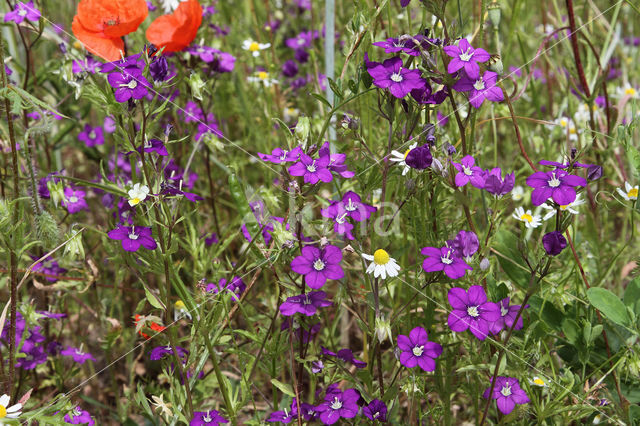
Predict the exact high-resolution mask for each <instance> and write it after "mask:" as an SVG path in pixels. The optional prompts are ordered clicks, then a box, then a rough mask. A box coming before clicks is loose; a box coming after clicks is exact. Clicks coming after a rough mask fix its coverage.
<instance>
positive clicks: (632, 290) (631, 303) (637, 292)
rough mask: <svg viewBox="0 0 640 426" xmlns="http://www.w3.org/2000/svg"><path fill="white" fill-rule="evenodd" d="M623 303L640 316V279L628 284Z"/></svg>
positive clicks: (637, 278)
mask: <svg viewBox="0 0 640 426" xmlns="http://www.w3.org/2000/svg"><path fill="white" fill-rule="evenodd" d="M622 301H623V302H624V304H625V305H627V306H628V307H630V308H631V310H633V312H635V313H636V315H640V277H636V278H635V279H634V280H632V281H631V282H630V283H629V284H627V289H626V290H625V291H624V296H622Z"/></svg>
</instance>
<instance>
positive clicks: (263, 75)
mask: <svg viewBox="0 0 640 426" xmlns="http://www.w3.org/2000/svg"><path fill="white" fill-rule="evenodd" d="M258 78H259V79H260V80H266V79H267V78H269V73H268V72H266V71H260V72H259V73H258Z"/></svg>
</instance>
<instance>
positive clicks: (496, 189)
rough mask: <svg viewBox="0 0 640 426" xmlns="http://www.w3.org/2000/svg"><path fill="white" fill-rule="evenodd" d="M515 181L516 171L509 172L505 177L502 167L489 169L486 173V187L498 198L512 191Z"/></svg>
mask: <svg viewBox="0 0 640 426" xmlns="http://www.w3.org/2000/svg"><path fill="white" fill-rule="evenodd" d="M515 183H516V175H515V173H509V174H508V175H506V176H505V177H504V179H503V178H502V169H500V167H495V168H493V169H491V170H487V171H486V172H485V175H484V189H485V190H486V191H487V192H489V193H490V194H493V195H494V196H496V197H497V198H500V197H502V196H503V195H505V194H508V193H509V192H511V190H512V189H513V186H514V185H515Z"/></svg>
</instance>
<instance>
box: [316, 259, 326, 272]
mask: <svg viewBox="0 0 640 426" xmlns="http://www.w3.org/2000/svg"><path fill="white" fill-rule="evenodd" d="M325 266H326V265H325V263H324V262H323V261H322V259H316V260H315V262H313V269H315V270H316V271H322V270H323V269H324V267H325Z"/></svg>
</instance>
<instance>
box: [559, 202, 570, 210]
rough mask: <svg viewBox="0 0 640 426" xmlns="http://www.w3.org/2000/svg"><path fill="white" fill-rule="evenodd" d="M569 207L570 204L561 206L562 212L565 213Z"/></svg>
mask: <svg viewBox="0 0 640 426" xmlns="http://www.w3.org/2000/svg"><path fill="white" fill-rule="evenodd" d="M568 207H569V204H565V205H563V206H560V210H562V211H565V210H566V209H567V208H568Z"/></svg>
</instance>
